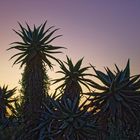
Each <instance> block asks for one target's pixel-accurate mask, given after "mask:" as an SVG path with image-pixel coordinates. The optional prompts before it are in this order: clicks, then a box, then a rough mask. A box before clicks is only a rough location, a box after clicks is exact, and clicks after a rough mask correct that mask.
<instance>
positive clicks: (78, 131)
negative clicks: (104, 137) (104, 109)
mask: <svg viewBox="0 0 140 140" xmlns="http://www.w3.org/2000/svg"><path fill="white" fill-rule="evenodd" d="M62 100H63V103H62ZM62 100H59V99H58V98H57V100H54V98H50V103H51V105H50V104H49V105H48V104H44V106H45V111H44V112H43V113H42V117H41V119H40V123H39V125H38V126H37V127H36V128H35V129H33V131H32V133H35V132H36V131H39V133H40V135H39V139H38V140H42V139H43V140H45V139H47V138H50V139H51V140H79V139H80V140H90V139H94V138H95V137H96V131H97V128H98V127H97V126H96V125H95V122H94V121H93V119H91V118H90V114H89V113H88V112H87V108H86V107H85V105H86V103H87V100H85V101H84V102H83V103H82V104H80V105H79V99H78V98H75V99H74V101H71V100H70V99H69V98H66V97H64V98H63V99H62ZM32 133H31V134H32Z"/></svg>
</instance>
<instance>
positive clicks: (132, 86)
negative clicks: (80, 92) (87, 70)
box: [87, 60, 140, 133]
mask: <svg viewBox="0 0 140 140" xmlns="http://www.w3.org/2000/svg"><path fill="white" fill-rule="evenodd" d="M129 63H130V62H129V60H128V62H127V65H126V67H125V69H124V70H120V69H119V68H118V66H117V65H115V67H116V71H115V72H112V71H111V70H110V69H109V68H108V67H107V68H105V70H106V73H103V72H101V71H99V70H96V69H95V67H93V66H92V68H93V70H94V72H95V74H96V75H95V77H96V78H97V79H98V80H100V82H101V83H102V84H98V83H96V82H94V81H92V84H91V86H92V87H93V88H95V89H97V90H98V91H96V92H93V93H87V94H88V95H90V96H92V97H93V99H90V100H91V103H90V106H94V108H93V110H94V111H93V112H94V113H95V112H96V111H97V110H98V111H97V113H95V114H96V115H95V116H96V118H97V120H98V121H99V122H100V123H102V126H103V127H104V129H107V127H108V121H107V120H108V118H110V119H112V120H113V123H115V122H116V121H118V120H121V123H122V124H121V126H122V127H123V128H127V126H128V124H132V125H136V123H137V122H138V121H139V119H138V118H139V117H140V113H139V112H140V75H134V76H130V64H129ZM123 130H124V129H123ZM120 133H121V132H120Z"/></svg>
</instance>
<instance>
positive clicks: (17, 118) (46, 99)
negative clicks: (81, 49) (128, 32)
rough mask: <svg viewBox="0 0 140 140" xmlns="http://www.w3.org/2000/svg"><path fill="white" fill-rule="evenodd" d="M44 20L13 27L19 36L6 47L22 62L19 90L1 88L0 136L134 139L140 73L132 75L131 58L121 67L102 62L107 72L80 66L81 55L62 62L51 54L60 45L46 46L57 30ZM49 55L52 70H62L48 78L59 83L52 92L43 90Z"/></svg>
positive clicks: (138, 133) (15, 139) (13, 139)
mask: <svg viewBox="0 0 140 140" xmlns="http://www.w3.org/2000/svg"><path fill="white" fill-rule="evenodd" d="M46 23H47V22H45V23H44V24H41V25H40V26H38V27H36V26H35V25H34V27H33V29H32V28H31V27H30V26H29V25H28V24H26V27H23V26H22V25H21V24H20V23H19V26H20V30H19V31H16V30H14V32H15V33H16V34H18V35H19V37H21V39H22V41H21V42H13V43H12V44H11V45H12V46H11V47H10V48H9V49H8V50H11V49H16V50H17V51H18V52H17V53H16V54H15V55H13V56H12V57H11V59H13V58H15V57H16V60H15V61H14V63H13V64H14V65H15V64H19V63H20V67H24V71H23V73H22V79H21V86H22V89H21V95H19V96H18V97H15V96H14V94H15V92H16V88H14V89H11V90H8V86H3V87H0V139H1V140H133V139H136V140H139V139H140V127H139V124H140V119H139V118H140V75H134V76H131V74H130V61H129V60H128V62H127V65H126V67H125V68H124V69H123V70H120V68H119V67H118V66H117V65H115V68H116V70H115V71H112V70H110V69H109V68H108V67H106V68H105V71H106V73H104V72H102V71H100V70H97V69H96V68H95V67H94V66H92V65H90V66H86V67H82V62H83V58H82V59H79V60H78V61H77V62H76V64H73V62H72V60H71V59H70V58H69V57H68V56H66V61H61V60H59V59H58V58H56V57H54V54H57V53H62V51H61V49H63V48H64V47H60V46H53V45H50V43H52V41H53V40H54V39H56V38H58V37H60V36H61V35H57V36H54V37H52V36H53V35H54V33H55V32H56V31H57V30H58V29H54V26H51V27H49V28H48V29H45V27H46ZM59 50H60V51H59ZM51 59H52V60H55V62H57V64H58V65H59V66H60V70H59V71H57V72H56V73H61V74H63V77H62V78H58V79H53V80H52V81H53V83H52V84H56V83H61V84H60V85H59V86H58V87H57V88H56V91H55V93H49V90H48V89H49V86H50V85H51V82H50V80H49V76H48V74H47V71H46V67H48V68H50V69H52V68H53V64H52V62H51ZM89 69H93V71H94V73H89V72H88V70H89ZM94 78H95V80H94ZM96 79H97V80H98V81H99V82H96V81H97V80H96ZM84 87H86V88H87V89H88V92H86V93H84V91H83V88H84ZM50 92H51V91H50Z"/></svg>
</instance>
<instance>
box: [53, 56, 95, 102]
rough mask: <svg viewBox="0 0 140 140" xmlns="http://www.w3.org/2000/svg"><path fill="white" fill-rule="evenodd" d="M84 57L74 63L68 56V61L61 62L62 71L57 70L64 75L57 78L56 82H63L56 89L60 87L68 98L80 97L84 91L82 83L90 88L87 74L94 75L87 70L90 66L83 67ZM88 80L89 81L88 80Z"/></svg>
mask: <svg viewBox="0 0 140 140" xmlns="http://www.w3.org/2000/svg"><path fill="white" fill-rule="evenodd" d="M82 61H83V58H82V59H80V60H79V61H77V63H76V64H75V65H74V64H73V62H72V60H71V59H70V58H69V57H68V56H67V61H66V62H64V63H63V62H61V61H60V62H59V64H60V68H61V71H57V73H62V74H64V76H63V77H62V78H59V79H55V80H54V81H55V82H54V84H55V83H58V82H63V83H62V84H61V85H60V86H58V87H57V88H56V90H58V89H60V91H63V92H64V96H66V97H67V98H69V99H71V100H74V99H75V98H77V97H78V98H79V99H80V94H81V93H82V87H81V85H83V86H85V87H86V88H88V89H89V90H90V88H89V84H88V82H89V81H90V80H89V79H88V78H86V76H93V75H92V74H90V73H86V71H87V70H88V69H89V68H90V67H83V68H82V67H81V65H82ZM87 81H88V82H87Z"/></svg>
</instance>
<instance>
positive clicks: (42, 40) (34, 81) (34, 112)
mask: <svg viewBox="0 0 140 140" xmlns="http://www.w3.org/2000/svg"><path fill="white" fill-rule="evenodd" d="M26 25H27V27H23V26H22V25H21V24H20V23H19V26H20V29H21V30H20V31H15V30H14V31H15V33H16V34H17V35H19V36H20V37H21V39H22V42H13V43H12V44H11V45H14V46H12V47H10V48H9V49H8V50H10V49H16V50H18V51H20V52H19V53H17V54H15V55H13V56H12V57H11V59H12V58H15V57H17V59H16V60H15V61H14V63H13V64H18V63H21V65H20V67H22V66H23V65H24V64H25V68H24V73H23V76H24V77H23V78H22V82H23V83H22V84H23V85H24V93H23V94H24V96H25V105H24V115H25V121H27V124H28V123H29V124H30V125H31V124H32V125H33V126H34V125H35V124H36V121H35V120H36V119H38V118H39V117H40V113H39V111H40V110H41V109H42V101H43V100H44V98H45V96H46V95H45V94H46V93H45V86H46V82H45V78H46V69H45V64H47V66H48V67H49V68H52V63H51V62H50V60H49V58H50V59H53V60H55V61H58V59H56V58H55V57H54V56H53V55H52V54H55V53H61V51H57V50H58V49H61V48H63V47H58V46H52V45H50V43H51V42H52V41H53V40H54V39H56V38H58V37H60V36H61V35H58V36H55V37H53V38H52V35H53V34H54V33H55V32H56V31H57V30H58V29H53V28H54V26H51V27H50V28H48V29H47V30H45V26H46V22H45V23H44V24H43V25H42V24H41V25H40V26H38V27H36V26H35V25H34V28H33V29H31V28H30V27H29V25H28V24H26ZM51 29H53V30H52V31H51Z"/></svg>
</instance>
